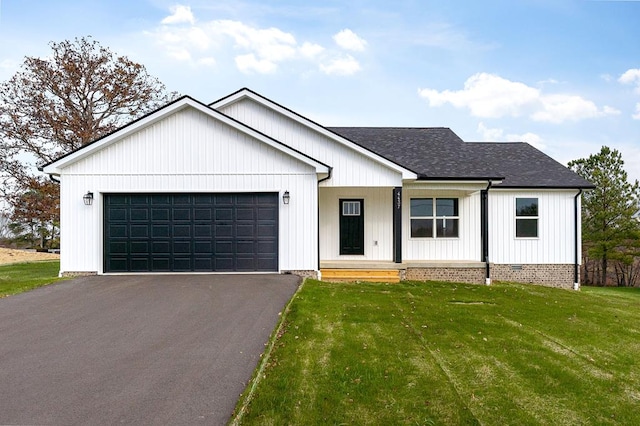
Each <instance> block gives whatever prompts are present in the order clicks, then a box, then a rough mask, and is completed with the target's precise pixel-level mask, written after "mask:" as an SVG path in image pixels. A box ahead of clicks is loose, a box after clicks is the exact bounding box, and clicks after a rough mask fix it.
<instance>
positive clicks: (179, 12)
mask: <svg viewBox="0 0 640 426" xmlns="http://www.w3.org/2000/svg"><path fill="white" fill-rule="evenodd" d="M170 10H171V12H172V13H173V14H172V15H169V16H167V17H166V18H164V19H163V20H162V21H161V23H162V24H166V25H171V24H194V23H195V22H196V20H195V18H194V17H193V13H191V8H190V7H189V6H183V5H181V4H178V5H176V6H173V7H172V8H171V9H170Z"/></svg>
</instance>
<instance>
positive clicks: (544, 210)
mask: <svg viewBox="0 0 640 426" xmlns="http://www.w3.org/2000/svg"><path fill="white" fill-rule="evenodd" d="M576 193H577V190H557V191H554V190H534V191H526V190H519V191H517V192H516V191H509V190H500V189H492V190H490V191H489V260H490V262H492V263H496V264H573V263H574V261H575V254H574V250H575V246H574V241H575V233H574V197H575V195H576ZM516 197H533V198H538V215H539V216H538V217H539V219H538V238H516V234H515V232H516V231H515V229H516V224H515V222H516V216H515V199H516ZM579 207H580V206H579V204H578V208H579ZM579 229H580V224H578V230H579ZM579 258H580V257H578V259H579Z"/></svg>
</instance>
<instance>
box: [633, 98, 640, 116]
mask: <svg viewBox="0 0 640 426" xmlns="http://www.w3.org/2000/svg"><path fill="white" fill-rule="evenodd" d="M631 117H632V118H633V119H634V120H640V102H638V103H637V104H636V113H635V114H633V115H632V116H631Z"/></svg>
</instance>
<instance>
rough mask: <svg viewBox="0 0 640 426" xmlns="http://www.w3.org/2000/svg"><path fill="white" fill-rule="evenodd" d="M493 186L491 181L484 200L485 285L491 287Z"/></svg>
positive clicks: (485, 191) (483, 244)
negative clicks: (490, 208)
mask: <svg viewBox="0 0 640 426" xmlns="http://www.w3.org/2000/svg"><path fill="white" fill-rule="evenodd" d="M492 185H493V182H492V181H491V180H490V181H489V184H488V185H487V189H485V190H484V200H482V202H483V203H482V207H483V209H484V224H483V226H482V230H483V235H482V249H483V256H482V257H483V260H484V265H485V272H484V273H485V275H484V283H485V284H486V285H491V266H490V265H489V189H491V186H492Z"/></svg>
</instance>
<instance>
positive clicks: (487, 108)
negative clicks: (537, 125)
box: [418, 73, 620, 123]
mask: <svg viewBox="0 0 640 426" xmlns="http://www.w3.org/2000/svg"><path fill="white" fill-rule="evenodd" d="M418 94H419V95H420V96H421V97H423V98H425V99H427V100H428V101H429V105H430V106H432V107H437V106H442V105H444V104H447V103H448V104H451V105H453V106H454V107H456V108H468V109H469V111H470V112H471V115H473V116H476V117H483V118H500V117H505V116H510V117H520V116H528V117H529V118H531V119H532V120H535V121H543V122H549V123H562V122H564V121H568V120H574V121H575V120H582V119H586V118H595V117H602V116H606V115H614V114H619V113H620V111H618V110H616V109H614V108H611V107H608V106H605V107H604V108H602V109H599V108H598V107H597V106H596V105H595V104H594V103H593V102H592V101H589V100H587V99H584V98H582V97H581V96H577V95H565V94H549V95H547V94H543V93H542V91H541V90H540V89H537V88H534V87H530V86H527V85H526V84H524V83H521V82H517V81H511V80H507V79H505V78H502V77H500V76H497V75H494V74H488V73H478V74H475V75H473V76H471V77H469V78H468V79H467V81H466V82H465V83H464V88H463V89H462V90H457V91H451V90H443V91H441V92H440V91H437V90H434V89H420V90H418Z"/></svg>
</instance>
